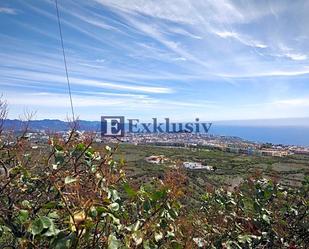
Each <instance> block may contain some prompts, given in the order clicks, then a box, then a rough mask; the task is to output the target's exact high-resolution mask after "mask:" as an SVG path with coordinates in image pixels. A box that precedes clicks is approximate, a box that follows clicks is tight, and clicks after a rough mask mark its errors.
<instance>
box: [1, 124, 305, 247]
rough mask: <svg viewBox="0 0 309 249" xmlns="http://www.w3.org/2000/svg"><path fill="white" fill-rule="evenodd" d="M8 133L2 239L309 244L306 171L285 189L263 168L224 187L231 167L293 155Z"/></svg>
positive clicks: (13, 243)
mask: <svg viewBox="0 0 309 249" xmlns="http://www.w3.org/2000/svg"><path fill="white" fill-rule="evenodd" d="M10 139H11V138H10V137H9V136H5V137H4V136H2V139H1V144H0V158H1V167H2V169H3V170H2V175H1V176H0V178H1V179H0V248H111V249H112V248H147V249H148V248H198V247H201V248H305V246H306V245H308V243H309V241H308V239H309V236H308V235H309V232H308V224H309V220H308V217H309V216H308V208H309V200H308V190H309V180H308V179H307V178H304V180H303V182H302V184H301V186H299V187H297V188H287V187H284V186H282V185H280V184H278V183H275V182H274V181H271V180H266V179H264V178H263V177H262V175H259V174H256V176H254V177H250V178H248V179H247V180H244V181H243V182H242V183H240V184H239V185H235V189H234V190H233V191H228V190H227V189H226V188H223V187H224V186H225V184H226V177H227V176H229V177H232V176H235V175H237V174H241V176H247V175H248V174H249V169H251V168H254V165H260V166H259V168H260V169H264V168H265V169H267V170H269V167H268V166H267V165H274V164H278V163H279V164H280V165H281V166H280V167H282V170H284V171H286V167H284V166H282V164H284V163H287V161H288V160H297V159H295V158H292V159H274V158H254V157H245V156H240V155H235V154H228V153H223V152H220V151H206V150H205V151H191V150H187V149H179V148H159V147H152V146H138V147H136V146H131V145H113V146H111V147H109V146H102V145H100V146H99V145H97V144H93V142H92V137H91V135H89V136H84V137H81V136H80V135H79V134H78V133H75V131H74V129H73V131H72V133H71V134H70V136H69V138H68V139H66V140H64V139H62V138H59V137H56V136H55V137H53V138H51V139H50V142H49V145H45V146H39V147H38V148H32V147H31V144H30V142H29V141H28V140H27V139H25V137H24V136H20V138H18V139H17V140H16V139H12V140H10ZM151 154H164V155H166V156H167V157H170V158H172V159H173V162H176V164H177V163H178V162H180V161H181V160H206V161H207V163H208V164H211V165H214V166H216V167H217V168H218V170H217V171H216V172H203V171H202V170H199V171H186V170H184V169H182V168H181V167H179V168H175V167H173V168H171V167H170V166H171V165H168V164H167V165H153V164H149V163H147V162H145V160H144V156H148V155H151ZM282 160H283V161H282ZM286 160H287V161H286ZM294 163H295V162H294ZM298 165H299V167H300V168H301V165H302V164H298ZM264 166H265V167H264ZM290 166H291V165H290ZM278 167H279V166H278ZM280 167H279V168H280ZM300 168H297V170H295V171H296V172H299V171H298V170H299V169H300ZM280 170H281V168H280ZM233 171H234V172H233ZM271 171H273V169H271ZM126 172H127V174H126ZM287 172H288V171H287ZM206 175H207V177H206ZM218 177H222V185H221V186H220V182H219V181H217V180H216V179H219V178H218Z"/></svg>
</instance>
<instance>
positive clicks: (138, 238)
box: [132, 231, 143, 246]
mask: <svg viewBox="0 0 309 249" xmlns="http://www.w3.org/2000/svg"><path fill="white" fill-rule="evenodd" d="M132 238H133V240H134V242H135V244H136V245H137V246H138V245H140V244H141V243H142V242H143V233H142V232H141V231H136V232H135V233H133V234H132Z"/></svg>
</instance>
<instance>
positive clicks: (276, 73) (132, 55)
mask: <svg viewBox="0 0 309 249" xmlns="http://www.w3.org/2000/svg"><path fill="white" fill-rule="evenodd" d="M58 5H59V11H60V19H61V25H62V31H63V38H64V47H65V52H66V57H67V63H68V72H69V77H70V82H71V90H72V97H73V105H74V109H75V113H76V115H77V116H79V118H80V119H84V120H100V116H101V115H123V116H126V117H128V118H140V119H142V120H148V119H150V118H152V117H158V118H164V117H169V118H170V119H172V120H175V121H188V120H192V119H194V118H196V117H199V118H200V119H201V120H212V121H214V120H237V119H269V118H295V117H309V81H308V80H309V1H306V0H303V1H302V0H298V1H288V0H287V1H285V0H281V1H275V0H273V1H264V0H256V1H253V0H252V1H249V0H247V1H242V0H235V1H228V0H216V1H207V0H169V1H166V0H88V1H81V0H74V1H73V0H72V1H71V0H58ZM0 94H3V98H4V99H6V100H7V102H8V104H9V118H18V117H20V116H21V115H22V114H23V113H24V112H27V111H28V112H29V111H32V112H35V113H36V115H35V118H36V119H61V120H65V119H66V118H67V117H70V116H71V114H70V102H69V95H68V88H67V82H66V78H65V71H64V64H63V57H62V50H61V43H60V38H59V29H58V23H57V14H56V8H55V2H54V1H51V0H40V1H38V0H27V1H24V0H1V2H0Z"/></svg>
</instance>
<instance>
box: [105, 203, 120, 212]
mask: <svg viewBox="0 0 309 249" xmlns="http://www.w3.org/2000/svg"><path fill="white" fill-rule="evenodd" d="M108 208H109V209H110V210H111V211H113V212H117V211H118V210H119V204H118V203H117V202H114V203H112V204H110V205H108Z"/></svg>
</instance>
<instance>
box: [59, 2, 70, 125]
mask: <svg viewBox="0 0 309 249" xmlns="http://www.w3.org/2000/svg"><path fill="white" fill-rule="evenodd" d="M55 5H56V10H57V18H58V26H59V34H60V40H61V47H62V54H63V62H64V69H65V74H66V77H67V82H68V89H69V96H70V103H71V111H72V116H73V121H75V115H74V107H73V100H72V93H71V85H70V80H69V73H68V67H67V60H66V57H65V51H64V45H63V36H62V29H61V23H60V15H59V9H58V0H55Z"/></svg>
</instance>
